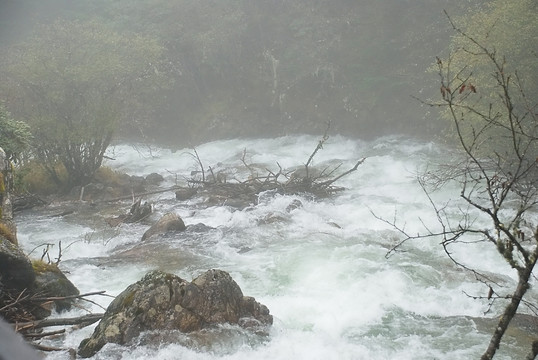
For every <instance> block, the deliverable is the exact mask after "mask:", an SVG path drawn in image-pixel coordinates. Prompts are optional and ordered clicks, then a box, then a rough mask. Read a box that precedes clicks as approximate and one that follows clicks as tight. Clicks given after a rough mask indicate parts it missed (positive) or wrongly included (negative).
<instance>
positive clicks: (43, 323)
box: [14, 313, 104, 332]
mask: <svg viewBox="0 0 538 360" xmlns="http://www.w3.org/2000/svg"><path fill="white" fill-rule="evenodd" d="M103 315H104V313H98V314H87V315H83V316H79V317H74V318H57V319H43V320H34V321H28V322H23V323H15V324H14V325H15V331H17V332H21V331H26V330H29V329H41V328H45V327H50V326H65V325H83V326H82V327H84V326H88V325H91V324H93V323H95V322H97V321H99V320H101V318H102V317H103Z"/></svg>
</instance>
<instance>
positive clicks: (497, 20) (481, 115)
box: [442, 0, 538, 162]
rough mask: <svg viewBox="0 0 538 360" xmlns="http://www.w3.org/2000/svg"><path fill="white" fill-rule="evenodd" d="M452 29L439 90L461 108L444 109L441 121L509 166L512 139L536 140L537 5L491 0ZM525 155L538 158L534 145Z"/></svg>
mask: <svg viewBox="0 0 538 360" xmlns="http://www.w3.org/2000/svg"><path fill="white" fill-rule="evenodd" d="M455 27H456V30H457V33H456V34H455V36H454V37H453V38H452V42H451V54H450V56H449V57H448V58H446V59H443V60H442V64H443V68H442V76H443V78H444V79H445V84H444V86H446V89H442V91H443V90H445V91H447V94H448V90H449V91H450V92H451V93H452V94H451V95H450V96H452V97H453V98H452V99H451V102H452V103H453V104H455V105H457V106H458V109H459V110H458V111H457V112H456V113H454V112H452V111H451V109H447V110H446V111H445V112H444V117H445V118H447V119H448V120H449V121H450V122H451V123H452V124H453V127H452V130H453V131H451V133H452V134H453V135H454V137H455V138H456V139H455V140H456V141H459V140H460V139H459V136H461V137H462V139H463V140H464V142H466V143H468V144H471V143H474V145H473V146H474V147H475V148H476V149H477V150H479V153H478V154H481V155H482V156H492V155H495V156H496V157H498V158H502V159H504V160H503V161H506V162H510V161H511V160H512V159H514V158H515V157H517V155H516V154H515V153H514V150H517V149H515V148H514V141H516V143H528V140H529V139H533V138H536V136H537V127H538V124H537V119H536V106H538V103H537V102H536V99H537V98H538V54H537V53H536V49H538V3H537V2H536V1H534V0H513V1H500V0H495V1H492V2H491V3H490V4H488V5H487V6H485V7H484V8H483V9H480V10H479V11H474V12H472V13H470V14H468V15H467V16H465V17H463V18H461V19H459V21H457V22H455ZM447 96H448V95H447ZM455 116H456V117H457V119H458V121H457V123H454V121H453V120H454V117H455ZM455 126H457V127H458V128H457V129H455ZM455 130H457V131H455ZM458 133H459V134H458ZM514 134H515V137H514ZM524 153H525V155H526V156H527V157H529V158H533V157H534V158H536V155H538V148H537V145H536V143H535V142H534V141H532V142H531V143H530V144H528V149H527V150H526V151H525V152H524Z"/></svg>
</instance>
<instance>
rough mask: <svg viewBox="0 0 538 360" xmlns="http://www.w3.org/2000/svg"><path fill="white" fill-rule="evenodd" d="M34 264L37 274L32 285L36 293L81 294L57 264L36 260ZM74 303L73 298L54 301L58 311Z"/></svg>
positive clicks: (54, 295) (48, 294)
mask: <svg viewBox="0 0 538 360" xmlns="http://www.w3.org/2000/svg"><path fill="white" fill-rule="evenodd" d="M32 266H33V268H34V271H35V274H36V278H35V282H34V285H33V287H32V289H33V291H34V292H35V293H39V294H43V296H45V297H66V296H73V295H79V294H80V292H79V290H78V289H77V288H76V286H75V285H73V283H72V282H71V281H69V279H68V278H67V277H66V276H65V275H64V273H63V272H62V271H61V270H60V269H59V268H58V266H57V265H55V264H47V263H46V262H44V261H41V260H35V261H33V263H32ZM72 304H73V300H72V299H66V300H55V301H54V306H55V308H56V310H57V311H64V310H69V309H70V308H71V306H72Z"/></svg>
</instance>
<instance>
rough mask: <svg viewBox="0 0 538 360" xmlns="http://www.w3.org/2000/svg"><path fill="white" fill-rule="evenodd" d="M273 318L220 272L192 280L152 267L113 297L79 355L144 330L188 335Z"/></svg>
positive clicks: (265, 323) (268, 321)
mask: <svg viewBox="0 0 538 360" xmlns="http://www.w3.org/2000/svg"><path fill="white" fill-rule="evenodd" d="M272 322H273V317H272V316H271V315H270V314H269V310H268V309H267V307H266V306H264V305H262V304H260V303H258V302H256V301H255V299H254V298H252V297H245V296H243V293H242V292H241V289H240V288H239V286H238V285H237V283H236V282H235V281H234V280H233V279H232V277H231V276H230V275H229V274H228V273H226V272H224V271H221V270H209V271H207V272H205V273H204V274H202V275H201V276H199V277H198V278H196V279H194V280H193V281H192V282H188V281H186V280H183V279H181V278H180V277H178V276H175V275H172V274H168V273H163V272H160V271H153V272H150V273H148V274H147V275H146V276H144V278H142V280H140V281H138V282H137V283H135V284H132V285H130V286H129V287H127V289H125V290H124V291H123V292H122V293H121V294H120V295H118V296H117V297H116V298H115V299H114V301H112V303H111V304H110V305H109V307H108V308H107V310H106V312H105V314H104V316H103V319H102V320H101V322H100V323H99V325H98V326H97V327H96V329H95V331H94V333H93V335H92V336H91V337H90V338H88V339H85V340H83V341H82V342H81V343H80V347H79V354H80V356H82V357H90V356H93V355H94V354H95V353H96V352H97V351H99V350H100V349H101V348H102V347H103V346H104V345H105V344H106V343H117V344H126V343H128V342H129V341H130V340H132V339H133V338H135V337H137V336H138V335H140V333H141V332H143V331H148V330H180V331H182V332H184V333H189V332H193V331H196V330H201V329H203V328H207V327H211V326H214V325H216V324H222V323H230V324H238V325H239V326H242V327H245V328H259V327H260V326H269V325H271V324H272Z"/></svg>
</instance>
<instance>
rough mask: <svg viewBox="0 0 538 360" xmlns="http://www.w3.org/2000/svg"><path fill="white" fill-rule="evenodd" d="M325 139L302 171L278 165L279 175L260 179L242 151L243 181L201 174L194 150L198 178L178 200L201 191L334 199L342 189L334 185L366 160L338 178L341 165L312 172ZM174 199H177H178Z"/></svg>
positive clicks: (236, 195) (230, 195)
mask: <svg viewBox="0 0 538 360" xmlns="http://www.w3.org/2000/svg"><path fill="white" fill-rule="evenodd" d="M328 138H329V137H328V136H327V135H326V134H325V135H324V136H323V137H322V138H321V139H320V140H319V142H318V144H317V146H316V148H315V149H314V151H313V152H312V154H311V155H310V157H309V158H308V161H307V162H306V164H304V168H303V169H293V170H285V169H283V168H282V166H281V165H280V164H279V163H278V162H277V166H278V171H276V172H275V171H271V170H269V169H267V168H266V169H265V170H266V171H267V173H266V174H265V175H261V176H260V175H259V169H255V168H254V167H252V166H251V165H250V164H248V163H247V161H246V159H245V158H246V150H245V151H243V156H242V157H241V162H242V163H243V165H244V166H245V167H246V168H247V170H248V171H249V173H250V175H249V176H248V178H247V179H246V180H237V179H233V180H232V181H229V180H228V179H227V178H226V176H225V175H224V174H223V173H222V172H217V173H215V172H214V170H213V169H212V168H211V167H209V168H208V170H203V169H204V166H203V164H202V161H201V160H200V157H199V156H198V153H197V152H196V150H194V155H193V156H194V157H195V159H196V161H197V162H198V165H199V167H200V169H201V170H200V171H198V172H194V173H196V174H197V175H198V178H191V179H189V180H188V183H189V187H188V188H184V189H182V191H181V192H180V193H181V194H182V195H181V197H185V198H186V196H183V195H184V194H187V195H188V194H191V195H194V194H195V193H197V192H199V191H200V190H202V191H203V192H205V193H208V194H211V195H213V196H220V197H223V198H229V199H234V198H241V197H243V198H245V197H248V198H254V197H256V196H257V195H258V194H260V193H263V192H265V191H275V192H277V193H279V194H288V195H294V194H311V195H314V196H315V197H318V198H323V197H327V196H331V195H334V194H335V193H337V192H339V191H342V190H344V188H343V187H339V186H335V185H334V183H335V182H336V181H338V180H339V179H341V178H343V177H344V176H347V175H349V174H350V173H352V172H354V171H356V170H357V168H358V167H359V165H361V164H362V163H363V162H364V161H365V158H362V159H360V160H358V161H357V163H356V164H355V166H353V167H352V168H351V169H349V170H347V171H345V172H344V173H342V174H340V175H335V173H336V171H337V170H338V169H339V168H340V165H339V166H336V167H334V168H330V167H329V166H328V167H326V168H324V169H322V170H321V171H319V170H318V171H315V170H314V169H313V168H312V161H313V159H314V156H315V155H316V154H317V152H318V151H319V150H321V149H323V145H324V143H325V142H326V141H327V139H328ZM176 194H177V193H176ZM177 197H178V198H180V196H177Z"/></svg>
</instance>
